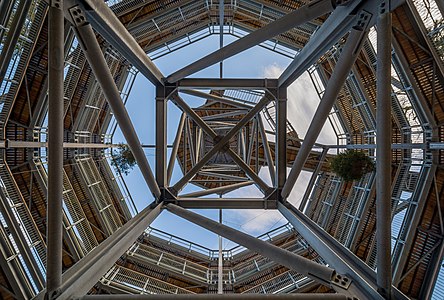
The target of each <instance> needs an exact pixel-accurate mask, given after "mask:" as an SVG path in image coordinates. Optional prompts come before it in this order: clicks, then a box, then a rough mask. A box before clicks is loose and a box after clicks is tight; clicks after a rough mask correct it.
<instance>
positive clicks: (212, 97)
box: [180, 90, 253, 109]
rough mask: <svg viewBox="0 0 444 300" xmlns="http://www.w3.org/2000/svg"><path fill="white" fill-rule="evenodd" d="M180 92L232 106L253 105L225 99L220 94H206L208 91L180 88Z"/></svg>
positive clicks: (249, 106)
mask: <svg viewBox="0 0 444 300" xmlns="http://www.w3.org/2000/svg"><path fill="white" fill-rule="evenodd" d="M180 92H181V93H184V94H188V95H191V96H196V97H199V98H204V99H207V100H213V101H217V102H220V103H225V104H229V105H233V106H235V107H239V108H247V109H249V108H252V107H253V105H251V104H245V103H241V102H237V101H234V100H232V99H227V98H224V97H220V96H217V95H212V94H208V93H205V92H201V91H198V90H181V91H180Z"/></svg>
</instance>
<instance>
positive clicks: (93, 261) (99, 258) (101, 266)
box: [36, 203, 162, 300]
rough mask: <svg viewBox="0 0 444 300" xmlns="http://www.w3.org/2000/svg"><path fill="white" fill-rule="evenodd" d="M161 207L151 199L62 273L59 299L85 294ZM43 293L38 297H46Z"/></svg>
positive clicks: (141, 231)
mask: <svg viewBox="0 0 444 300" xmlns="http://www.w3.org/2000/svg"><path fill="white" fill-rule="evenodd" d="M161 208H162V204H155V203H152V204H151V205H149V206H148V207H146V208H145V209H144V210H143V211H141V212H140V213H139V214H138V215H136V216H135V217H134V218H132V219H131V220H130V221H128V222H127V223H125V224H124V225H123V226H122V227H120V228H119V229H117V230H116V231H115V232H114V233H113V234H112V235H111V236H109V237H108V238H107V239H106V240H105V241H104V242H102V243H101V244H100V245H99V246H97V247H96V248H94V249H93V250H92V251H91V252H89V253H88V254H87V255H86V256H85V257H83V258H82V259H81V260H80V261H79V262H78V263H76V264H75V265H74V266H72V267H71V268H70V269H68V270H67V271H66V272H65V273H63V284H62V286H61V288H60V294H59V296H58V297H57V299H58V300H65V299H74V298H76V297H80V296H83V295H85V294H86V293H87V292H88V291H89V290H90V289H91V288H92V287H93V286H94V284H96V283H97V281H98V280H99V279H100V278H101V277H102V276H103V274H105V272H106V271H107V270H109V269H110V268H111V267H112V266H113V265H114V263H115V262H116V261H117V260H118V259H119V257H120V256H121V255H122V254H123V253H124V252H125V251H126V250H127V249H128V248H129V247H130V246H131V245H132V244H133V243H134V241H135V240H136V239H137V238H138V237H139V236H140V235H141V234H142V233H143V231H144V230H145V229H146V228H147V227H148V226H149V225H150V224H151V222H153V221H154V219H155V218H156V217H157V216H158V215H159V214H160V212H161ZM43 293H44V291H43V292H41V293H40V294H39V295H38V296H37V297H36V299H43Z"/></svg>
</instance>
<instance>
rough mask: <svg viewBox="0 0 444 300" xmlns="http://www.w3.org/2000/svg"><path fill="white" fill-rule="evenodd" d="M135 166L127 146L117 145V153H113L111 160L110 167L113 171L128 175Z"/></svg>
mask: <svg viewBox="0 0 444 300" xmlns="http://www.w3.org/2000/svg"><path fill="white" fill-rule="evenodd" d="M136 164H137V162H136V159H135V158H134V156H133V153H132V152H131V149H130V148H129V147H128V145H125V144H119V147H117V153H115V154H114V153H113V155H112V159H111V165H112V166H113V167H114V170H116V172H121V173H123V174H125V175H128V174H129V173H130V171H131V170H132V169H133V168H134V166H135V165H136Z"/></svg>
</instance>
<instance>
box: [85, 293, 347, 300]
mask: <svg viewBox="0 0 444 300" xmlns="http://www.w3.org/2000/svg"><path fill="white" fill-rule="evenodd" d="M80 299H81V300H106V299H122V300H138V299H141V300H145V299H146V300H182V299H183V300H195V299H196V300H199V299H202V300H213V299H236V300H237V299H239V300H256V299H258V300H261V299H271V300H326V299H331V300H336V299H337V300H348V299H349V298H347V296H345V295H341V294H321V293H319V294H291V295H278V294H275V295H273V294H257V295H255V294H223V295H218V294H192V295H176V294H173V295H126V294H123V295H87V296H83V297H82V298H80Z"/></svg>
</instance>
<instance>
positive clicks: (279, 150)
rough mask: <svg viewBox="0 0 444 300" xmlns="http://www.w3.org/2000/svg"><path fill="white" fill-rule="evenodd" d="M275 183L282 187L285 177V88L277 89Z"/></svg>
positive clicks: (277, 186) (279, 187)
mask: <svg viewBox="0 0 444 300" xmlns="http://www.w3.org/2000/svg"><path fill="white" fill-rule="evenodd" d="M275 137H276V155H275V156H276V178H277V180H276V185H275V187H276V188H278V189H281V188H283V186H284V184H285V180H286V179H287V89H286V88H280V89H279V90H278V99H277V100H276V136H275Z"/></svg>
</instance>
